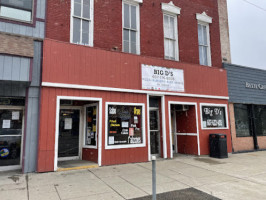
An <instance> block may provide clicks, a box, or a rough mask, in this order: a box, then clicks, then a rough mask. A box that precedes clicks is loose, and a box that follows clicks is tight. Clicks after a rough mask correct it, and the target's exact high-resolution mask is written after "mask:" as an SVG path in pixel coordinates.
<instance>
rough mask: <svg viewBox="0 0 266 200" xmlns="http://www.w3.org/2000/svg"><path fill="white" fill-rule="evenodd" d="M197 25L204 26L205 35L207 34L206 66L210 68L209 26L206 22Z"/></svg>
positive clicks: (199, 22)
mask: <svg viewBox="0 0 266 200" xmlns="http://www.w3.org/2000/svg"><path fill="white" fill-rule="evenodd" d="M198 24H199V25H202V26H206V32H207V33H206V34H207V44H208V48H207V66H209V67H211V66H212V59H211V40H210V26H209V24H208V23H206V22H202V21H198Z"/></svg>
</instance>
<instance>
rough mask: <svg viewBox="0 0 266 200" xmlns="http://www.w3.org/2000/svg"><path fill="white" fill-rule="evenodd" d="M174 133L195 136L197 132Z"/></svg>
mask: <svg viewBox="0 0 266 200" xmlns="http://www.w3.org/2000/svg"><path fill="white" fill-rule="evenodd" d="M175 135H186V136H197V133H175Z"/></svg>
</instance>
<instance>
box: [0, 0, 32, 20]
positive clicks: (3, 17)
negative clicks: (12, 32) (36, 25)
mask: <svg viewBox="0 0 266 200" xmlns="http://www.w3.org/2000/svg"><path fill="white" fill-rule="evenodd" d="M2 6H3V7H6V8H10V9H16V10H22V11H25V10H23V9H19V8H12V7H9V6H5V5H2V4H0V12H1V7H2ZM34 13H35V1H34V0H32V9H31V19H30V21H27V20H23V19H17V18H12V17H5V16H1V15H0V18H2V19H8V20H12V21H17V22H23V23H28V24H32V23H33V19H34V17H35V14H34Z"/></svg>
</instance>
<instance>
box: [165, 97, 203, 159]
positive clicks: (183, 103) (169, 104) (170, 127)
mask: <svg viewBox="0 0 266 200" xmlns="http://www.w3.org/2000/svg"><path fill="white" fill-rule="evenodd" d="M171 105H192V106H195V112H196V126H197V133H196V135H194V134H195V133H186V134H189V136H197V144H198V155H200V140H199V124H198V109H197V106H198V105H197V103H196V102H181V101H168V112H169V113H170V114H169V136H170V147H171V148H170V153H171V158H173V149H172V145H173V141H172V126H171ZM178 134H179V133H178ZM181 134H182V133H181ZM192 134H193V135H192ZM175 135H176V134H175ZM176 148H177V146H176Z"/></svg>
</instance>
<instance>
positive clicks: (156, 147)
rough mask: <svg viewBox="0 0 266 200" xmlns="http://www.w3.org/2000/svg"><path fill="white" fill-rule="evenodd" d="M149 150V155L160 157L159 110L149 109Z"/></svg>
mask: <svg viewBox="0 0 266 200" xmlns="http://www.w3.org/2000/svg"><path fill="white" fill-rule="evenodd" d="M150 148H151V154H153V155H160V153H161V149H160V120H159V109H153V110H151V109H150Z"/></svg>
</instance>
